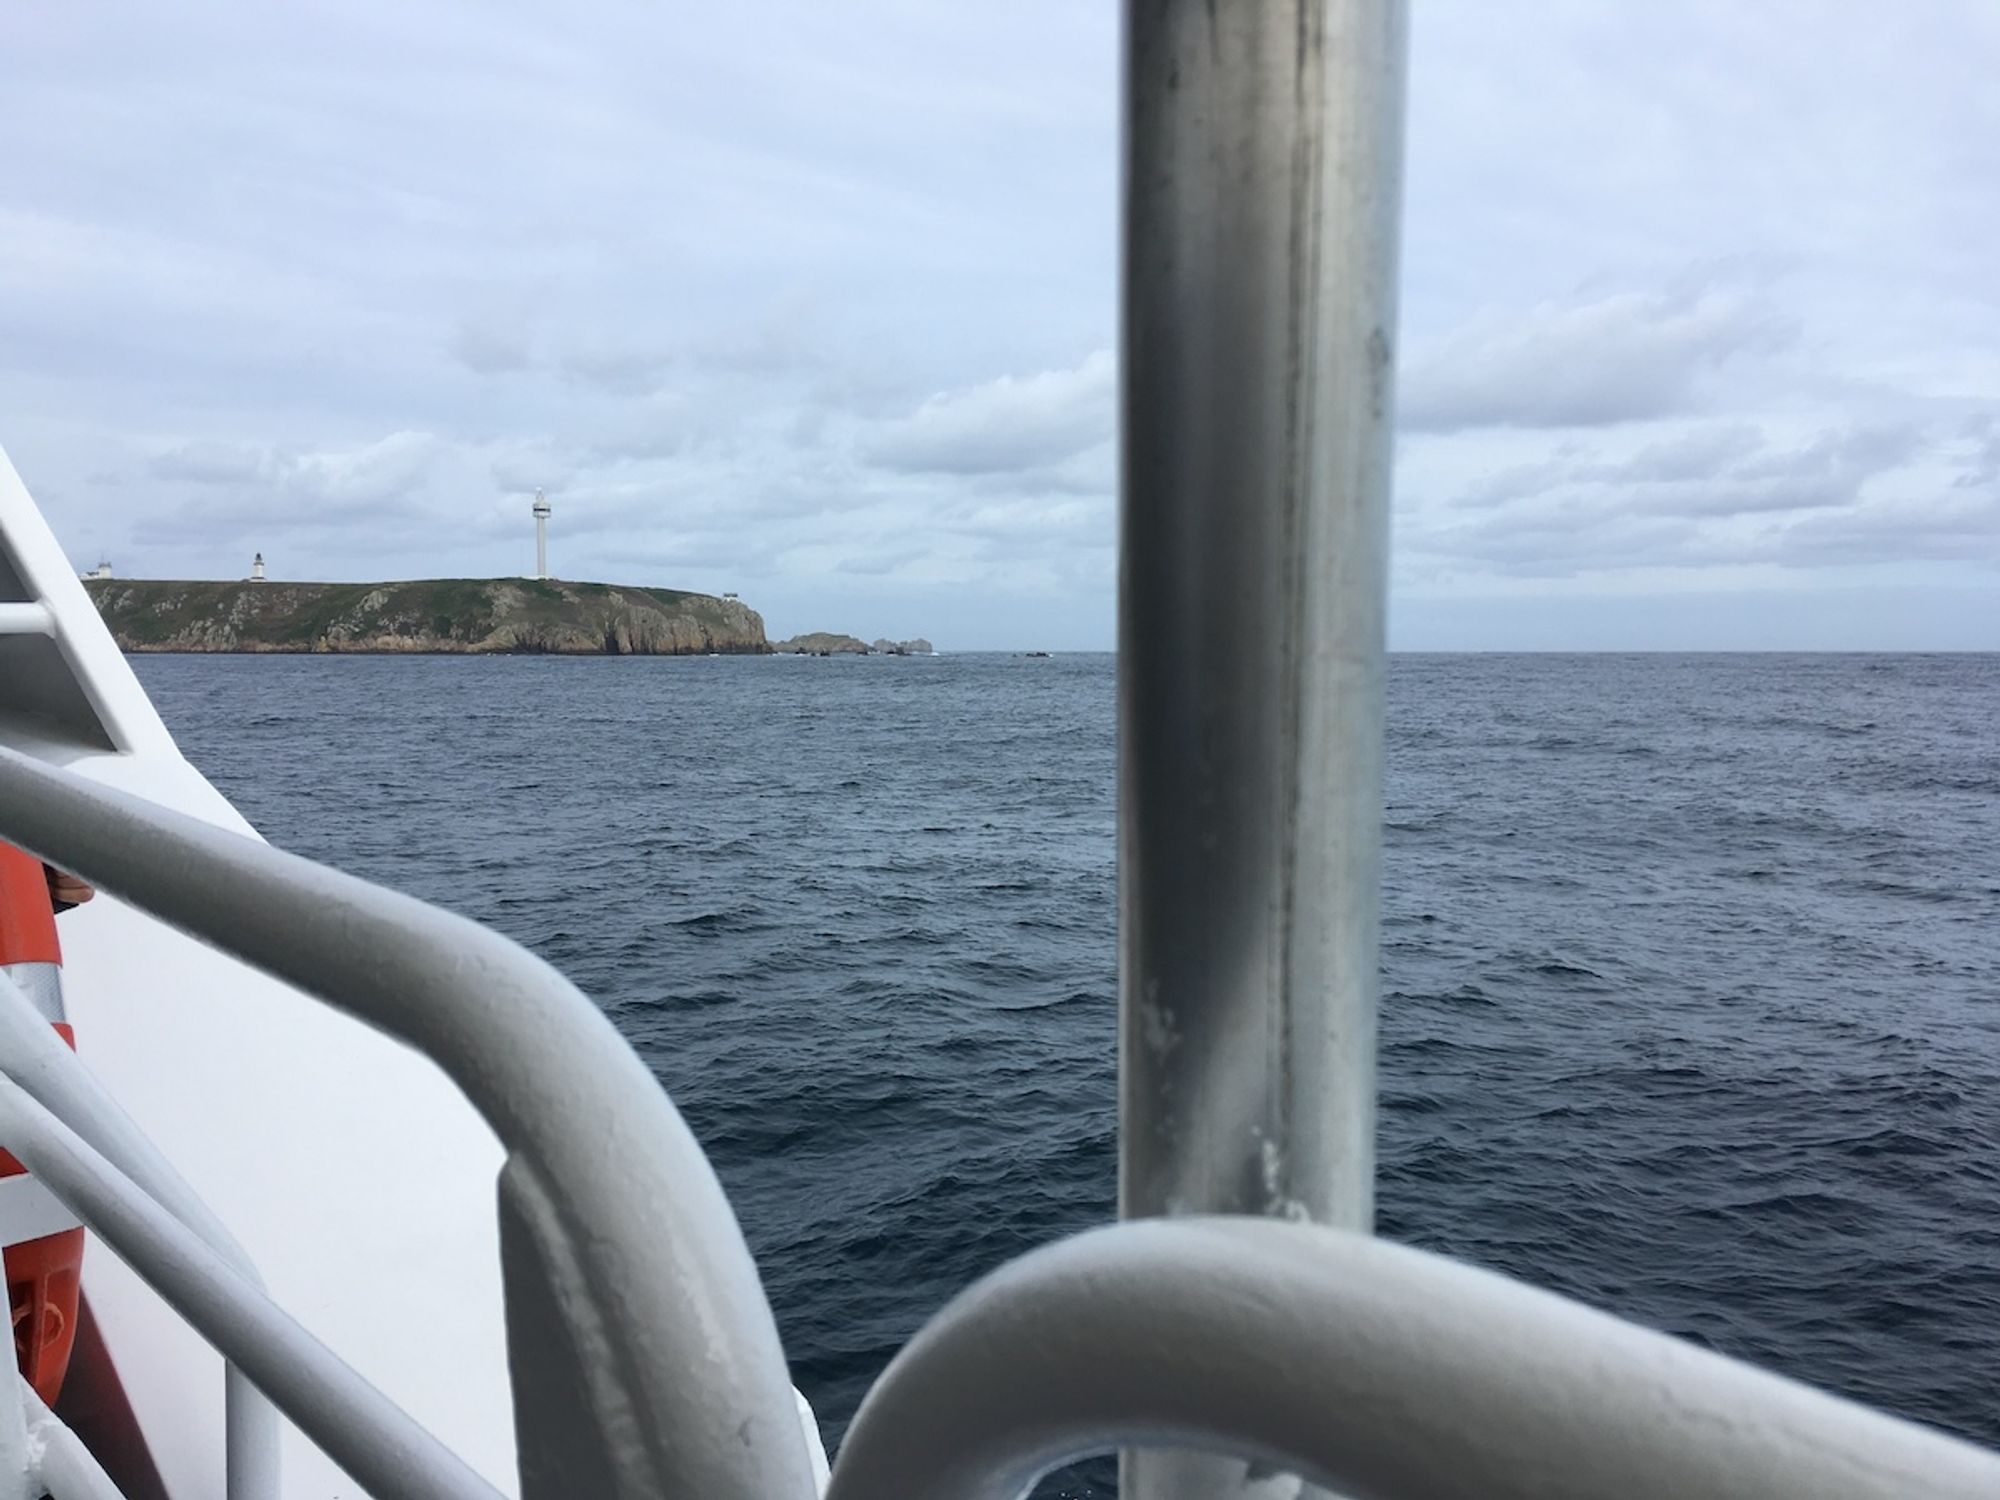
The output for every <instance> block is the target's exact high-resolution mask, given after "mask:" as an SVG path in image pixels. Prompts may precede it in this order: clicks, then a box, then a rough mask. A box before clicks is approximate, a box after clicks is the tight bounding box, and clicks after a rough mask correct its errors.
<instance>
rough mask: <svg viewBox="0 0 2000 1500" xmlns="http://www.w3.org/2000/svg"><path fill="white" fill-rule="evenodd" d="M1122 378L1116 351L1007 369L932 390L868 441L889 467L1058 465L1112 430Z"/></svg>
mask: <svg viewBox="0 0 2000 1500" xmlns="http://www.w3.org/2000/svg"><path fill="white" fill-rule="evenodd" d="M1116 390H1117V378H1116V373H1115V369H1114V366H1113V364H1112V359H1111V355H1110V353H1109V351H1106V350H1099V351H1098V352H1097V353H1095V354H1092V355H1091V356H1089V358H1087V359H1085V360H1084V361H1083V363H1082V364H1080V365H1078V366H1076V367H1075V368H1074V369H1069V370H1045V371H1042V372H1041V373H1039V374H1035V375H1025V376H1013V375H1003V376H1001V377H1000V378H999V379H997V380H992V381H988V382H987V383H986V384H984V385H977V386H973V387H971V388H969V389H965V390H958V391H953V392H950V393H947V394H942V395H937V396H933V397H931V398H930V399H929V400H928V401H926V402H924V403H923V405H921V406H920V407H918V408H917V409H916V410H915V411H914V412H912V413H910V415H908V416H907V417H904V418H902V419H901V420H899V421H892V422H887V423H884V424H882V426H881V427H880V428H879V429H878V430H877V431H876V433H875V434H874V436H873V438H872V439H871V440H870V441H869V442H868V443H867V445H866V447H865V450H864V451H865V456H866V457H867V458H868V460H869V461H870V462H872V463H874V464H876V465H879V466H880V467H882V468H885V469H895V470H901V471H904V472H906V473H923V474H966V475H972V474H991V473H1000V472H1008V471H1015V470H1023V469H1035V468H1041V467H1044V466H1047V465H1054V464H1059V463H1061V462H1063V461H1064V460H1066V459H1069V458H1072V457H1074V456H1075V455H1076V454H1079V453H1082V452H1084V451H1085V450H1087V449H1090V448H1095V447H1097V446H1099V445H1100V444H1102V443H1104V442H1105V441H1106V440H1107V439H1108V438H1109V437H1110V435H1111V431H1112V423H1113V420H1114V417H1113V409H1112V408H1113V401H1114V397H1115V395H1116Z"/></svg>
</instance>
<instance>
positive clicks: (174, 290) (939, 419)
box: [0, 0, 2000, 650]
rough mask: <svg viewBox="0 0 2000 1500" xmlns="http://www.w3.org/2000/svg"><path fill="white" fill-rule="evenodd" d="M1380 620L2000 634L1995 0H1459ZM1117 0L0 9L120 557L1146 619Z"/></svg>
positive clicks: (1440, 47)
mask: <svg viewBox="0 0 2000 1500" xmlns="http://www.w3.org/2000/svg"><path fill="white" fill-rule="evenodd" d="M1411 43H1412V45H1411V63H1410V79H1409V84H1410V92H1409V116H1408V163H1407V183H1406V195H1405V210H1406V212H1405V221H1404V229H1403V263H1404V269H1403V280H1402V293H1401V302H1402V331H1401V338H1400V345H1401V347H1400V350H1399V392H1398V406H1399V422H1398V435H1397V439H1396V481H1395V489H1396V495H1395V517H1396V519H1395V526H1394V537H1393V564H1392V568H1393V572H1392V592H1391V612H1390V618H1391V644H1392V645H1393V646H1396V647H1398V648H1402V649H1445V650H1459V649H1579V650H1588V649H1822V648H1824V649H1996V648H2000V192H1996V191H1995V183H1996V182H2000V89H1995V88H1994V87H1993V83H1992V80H1993V77H1994V74H1995V69H1996V67H2000V5H1995V4H1991V3H1987V0H1906V3H1903V4H1899V5H1897V6H1893V7H1889V6H1870V5H1860V4H1845V3H1838V0H1816V3H1805V0H1760V3H1758V4H1756V5H1745V4H1742V3H1741V0H1684V3H1676V4H1674V5H1670V6H1661V5H1646V4H1623V3H1606V0H1532V3H1531V0H1417V3H1416V5H1415V6H1414V20H1413V25H1412V37H1411ZM1117 47H1118V15H1117V6H1116V5H1115V4H1112V3H1107V0H1010V3H1009V4H1006V5H972V4H959V3H953V0H843V3H841V4H837V5H829V4H826V3H824V0H807V3H792V0H785V3H777V0H742V3H738V4H733V5H721V6H696V5H685V4H684V5H671V6H661V5H650V4H648V5H642V4H638V3H636V0H635V3H605V0H572V3H570V4H567V5H564V6H560V7H558V6H552V5H548V4H545V3H535V4H517V3H509V0H491V3H481V4H477V5H472V4H459V3H410V0H397V3H387V0H341V3H302V4H288V5H285V6H272V5H268V4H264V3H251V0H240V3H214V0H190V3H188V4H184V5H174V6H161V5H157V4H152V3H145V4H137V3H129V0H108V3H103V4H93V5H89V6H71V5H64V4H59V3H56V0H13V3H10V4H8V5H6V6H5V7H4V8H0V142H3V143H4V145H0V446H4V448H5V449H6V451H7V453H8V454H9V456H10V457H11V458H12V459H13V461H14V463H15V465H16V467H17V468H18V469H19V470H20V471H21V474H22V476H23V478H24V479H25V480H26V481H27V484H28V486H29V489H30V491H31V492H32V493H33V494H34V495H35V496H36V498H37V499H38V500H39V501H40V503H41V505H42V508H43V510H44V512H45V514H47V515H48V516H49V518H50V520H51V522H52V523H53V525H54V526H55V528H56V531H57V534H58V536H59V537H60V538H61V540H62V542H63V543H64V545H65V546H66V547H67V548H68V550H69V553H70V556H71V558H72V559H73V560H74V561H75V562H76V563H77V564H78V565H79V567H87V566H89V565H90V564H92V563H95V562H96V561H98V560H99V559H100V558H102V559H107V560H110V561H111V562H112V563H113V564H114V566H115V567H116V568H117V570H118V572H119V573H120V574H122V575H128V576H148V577H187V578H227V577H240V576H243V575H244V574H245V573H246V572H247V571H248V566H249V561H250V556H251V554H252V552H253V551H261V552H262V553H263V554H264V555H265V557H266V558H267V560H268V562H269V565H270V568H271V572H272V575H273V576H274V577H278V578H329V579H373V578H393V577H431V576H497V575H503V574H518V573H522V572H526V571H529V570H530V569H531V568H532V565H533V530H532V522H531V520H530V518H529V513H528V511H529V505H530V503H531V500H532V497H533V492H534V490H535V489H536V488H537V487H541V488H544V489H546V491H547V493H548V496H549V500H550V503H551V505H552V506H553V507H554V519H553V520H552V522H551V526H550V550H551V563H552V567H553V570H554V571H555V572H556V573H557V574H558V575H560V576H564V577H570V578H592V579H604V580H610V581H614V582H630V583H648V584H663V585H668V586H673V587H680V588H692V589H700V590H705V591H709V592H717V593H720V592H723V591H736V592H740V593H741V594H742V595H743V597H744V598H745V600H746V601H747V602H749V603H750V604H752V605H753V606H755V607H757V608H759V609H760V610H761V611H762V612H763V614H764V616H765V619H766V623H767V626H768V627H769V629H770V630H771V632H772V633H773V635H774V636H779V635H786V634H791V633H793V632H796V631H802V630H818V629H825V630H839V631H849V632H853V633H855V634H859V635H861V636H863V637H864V638H871V639H872V638H873V637H875V636H878V635H887V636H894V637H899V638H900V637H908V636H916V635H923V636H926V637H929V638H930V639H932V640H933V641H935V642H937V643H938V645H939V646H940V647H941V648H943V649H956V650H971V649H981V648H999V649H1022V648H1043V649H1085V650H1087V649H1105V648H1109V647H1110V646H1111V645H1112V644H1113V639H1114V634H1115V597H1114V596H1115V556H1116V545H1117V520H1116V508H1117V507H1116V498H1115V488H1116V475H1115V462H1114V455H1113V443H1112V437H1113V422H1114V408H1115V395H1116V387H1117V377H1118V372H1117V364H1116V355H1115V348H1116V306H1115V291H1116V253H1117V201H1116V194H1117V157H1116V153H1117V118H1116V111H1117V87H1116V78H1117Z"/></svg>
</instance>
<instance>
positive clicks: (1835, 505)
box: [1398, 424, 2000, 577]
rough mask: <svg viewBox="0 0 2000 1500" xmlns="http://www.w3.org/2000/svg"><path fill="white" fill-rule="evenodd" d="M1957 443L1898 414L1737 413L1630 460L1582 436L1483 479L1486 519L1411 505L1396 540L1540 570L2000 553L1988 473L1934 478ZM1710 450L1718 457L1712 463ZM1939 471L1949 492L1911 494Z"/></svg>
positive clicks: (1514, 569) (1502, 566) (1451, 555)
mask: <svg viewBox="0 0 2000 1500" xmlns="http://www.w3.org/2000/svg"><path fill="white" fill-rule="evenodd" d="M1953 452H1954V449H1953V447H1952V445H1951V444H1950V443H1949V442H1948V441H1946V440H1945V439H1944V438H1943V437H1941V435H1940V434H1938V433H1935V432H1927V431H1926V430H1924V429H1921V428H1918V427H1915V426H1910V425H1901V424H1861V425H1857V426H1853V427H1847V428H1841V429H1835V430H1832V431H1828V432H1823V433H1821V434H1819V435H1818V436H1816V437H1815V438H1813V439H1812V440H1811V441H1809V442H1806V443H1803V444H1800V445H1797V446H1791V447H1783V446H1773V445H1770V444H1768V443H1765V442H1764V441H1763V440H1762V438H1761V435H1759V434H1757V432H1756V430H1755V429H1754V428H1746V427H1742V426H1735V425H1732V426H1728V427H1722V428H1717V429H1712V430H1706V431H1699V430H1698V431H1691V432H1689V433H1685V434H1680V435H1677V436H1676V437H1673V438H1670V439H1667V440H1665V441H1663V442H1659V443H1654V444H1651V445H1648V446H1647V447H1644V448H1641V449H1639V450H1638V451H1637V452H1635V453H1634V454H1633V455H1632V456H1630V457H1629V458H1622V459H1612V458H1606V457H1604V456H1603V455H1602V454H1600V453H1596V452H1590V451H1584V450H1579V449H1577V448H1576V447H1574V446H1573V445H1572V446H1569V447H1567V448H1565V450H1563V452H1562V453H1561V454H1560V455H1559V456H1557V457H1554V458H1552V459H1550V460H1549V461H1547V462H1545V463H1542V464H1538V465H1522V466H1518V467H1517V468H1516V469H1514V470H1510V471H1507V472H1506V473H1505V474H1503V475H1501V476H1499V480H1498V482H1489V483H1488V484H1486V485H1482V486H1475V488H1474V491H1473V492H1472V493H1473V495H1474V497H1475V499H1476V502H1477V508H1478V509H1479V510H1480V511H1482V512H1483V514H1481V515H1480V516H1479V517H1478V518H1477V519H1470V520H1456V519H1452V518H1451V517H1452V515H1453V512H1463V511H1465V510H1466V509H1468V508H1471V507H1468V506H1466V505H1458V506H1453V507H1451V508H1449V509H1448V510H1446V511H1444V512H1442V513H1441V515H1442V517H1443V518H1442V519H1440V515H1439V514H1431V515H1426V514H1424V513H1421V512H1419V513H1416V514H1412V515H1408V516H1406V517H1404V520H1403V530H1402V534H1401V535H1400V536H1399V541H1398V545H1399V546H1400V547H1402V548H1404V549H1405V550H1406V551H1408V552H1409V553H1410V554H1411V555H1412V556H1413V557H1416V558H1433V559H1457V560H1459V561H1461V562H1467V563H1473V564H1477V565H1479V566H1482V567H1489V568H1492V569H1494V570H1497V571H1500V572H1503V573H1512V574H1518V575H1523V576H1543V577H1555V576H1568V575H1572V574H1576V573H1580V572H1604V571H1619V570H1622V569H1628V568H1640V567H1680V568H1691V567H1708V566H1730V565H1742V564H1748V563H1759V562H1763V563H1776V564H1779V565H1782V566H1787V567H1807V566H1813V565H1818V564H1832V563H1855V562H1863V563H1896V562H1920V561H1936V560H1964V559H1969V558H1990V557H1993V556H1995V555H1996V552H2000V541H1996V537H2000V525H1997V524H1996V521H1997V520H2000V517H1996V503H2000V502H1996V498H1995V496H1994V494H1993V493H1992V488H1993V487H1991V486H1986V487H1984V488H1983V489H1982V491H1981V492H1980V493H1978V494H1970V495H1968V494H1965V492H1964V491H1965V485H1964V483H1963V481H1964V480H1965V479H1966V478H1967V477H1968V476H1971V475H1975V474H1976V473H1977V469H1976V467H1961V468H1960V470H1959V472H1958V474H1957V475H1956V477H1955V478H1952V479H1945V480H1943V481H1939V480H1937V479H1936V478H1935V477H1932V478H1928V479H1927V478H1925V477H1923V476H1924V475H1926V474H1934V472H1935V468H1936V466H1937V465H1938V464H1940V463H1949V462H1950V460H1951V457H1952V454H1953ZM1962 457H1963V455H1961V458H1962ZM1704 459H1708V460H1713V461H1714V465H1713V468H1712V469H1711V470H1709V471H1708V472H1706V473H1704V472H1702V461H1703V460H1704ZM1966 462H1967V463H1970V464H1976V457H1975V459H1973V460H1967V461H1966ZM1926 484H1928V485H1931V486H1932V487H1934V488H1936V489H1938V490H1940V491H1941V492H1942V493H1941V494H1940V495H1939V496H1938V497H1937V498H1934V499H1925V500H1921V501H1916V500H1912V499H1910V498H1908V497H1909V496H1910V495H1911V494H1913V493H1921V491H1920V489H1919V487H1920V486H1923V485H1926ZM1877 491H1881V492H1882V493H1877ZM1496 496H1498V497H1500V498H1497V499H1496V498H1495V497H1496Z"/></svg>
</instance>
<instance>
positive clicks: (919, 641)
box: [868, 636, 935, 656]
mask: <svg viewBox="0 0 2000 1500" xmlns="http://www.w3.org/2000/svg"><path fill="white" fill-rule="evenodd" d="M868 649H869V650H870V651H875V652H879V653H880V654H881V655H883V656H931V655H934V654H935V653H933V652H932V650H931V643H930V642H929V641H927V640H925V639H924V638H923V637H922V636H918V637H917V638H916V639H915V640H913V641H890V640H881V641H877V642H875V643H874V644H873V645H872V646H870V647H869V648H868Z"/></svg>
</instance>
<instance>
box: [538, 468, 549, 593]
mask: <svg viewBox="0 0 2000 1500" xmlns="http://www.w3.org/2000/svg"><path fill="white" fill-rule="evenodd" d="M535 576H536V577H537V578H546V577H548V576H549V502H548V501H547V500H545V499H543V498H542V492H541V491H540V490H536V491H535Z"/></svg>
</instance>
